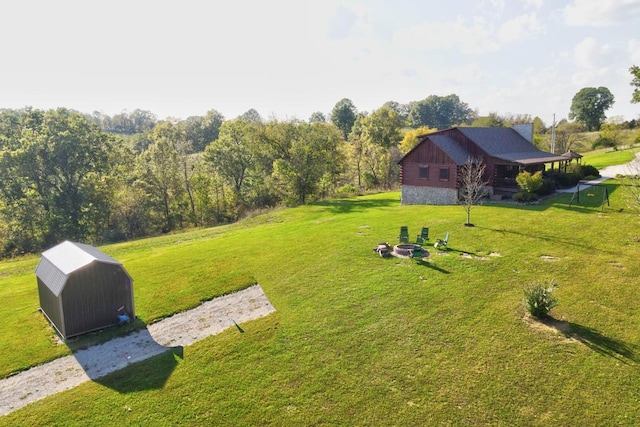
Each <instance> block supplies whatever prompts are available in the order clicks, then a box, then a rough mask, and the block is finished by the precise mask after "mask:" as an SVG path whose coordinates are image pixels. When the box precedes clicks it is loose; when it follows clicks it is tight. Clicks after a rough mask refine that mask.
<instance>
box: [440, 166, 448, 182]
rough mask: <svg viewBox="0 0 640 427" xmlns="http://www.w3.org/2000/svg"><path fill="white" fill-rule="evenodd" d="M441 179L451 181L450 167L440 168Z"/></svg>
mask: <svg viewBox="0 0 640 427" xmlns="http://www.w3.org/2000/svg"><path fill="white" fill-rule="evenodd" d="M440 181H449V168H440Z"/></svg>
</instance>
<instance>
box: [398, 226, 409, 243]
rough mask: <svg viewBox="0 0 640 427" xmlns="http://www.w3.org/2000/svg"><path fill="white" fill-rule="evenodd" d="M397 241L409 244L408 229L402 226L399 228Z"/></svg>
mask: <svg viewBox="0 0 640 427" xmlns="http://www.w3.org/2000/svg"><path fill="white" fill-rule="evenodd" d="M398 240H400V241H401V242H404V243H409V227H407V226H406V225H403V226H401V227H400V235H399V236H398Z"/></svg>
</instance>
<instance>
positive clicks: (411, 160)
mask: <svg viewBox="0 0 640 427" xmlns="http://www.w3.org/2000/svg"><path fill="white" fill-rule="evenodd" d="M437 134H438V135H446V136H449V137H451V138H453V139H455V140H456V141H458V142H459V143H460V146H461V147H462V148H464V150H466V151H467V152H468V153H470V155H471V156H472V157H475V158H482V161H483V162H484V164H485V167H486V168H485V180H487V181H489V185H494V183H495V178H496V177H495V170H496V165H497V164H505V162H504V161H499V160H497V159H494V158H493V157H491V156H489V155H488V154H487V153H485V152H484V151H483V150H481V149H480V148H479V147H478V146H477V145H476V144H474V143H473V142H472V141H471V140H470V139H469V138H467V137H466V136H465V135H463V134H462V133H461V132H460V131H458V130H457V129H455V128H453V129H447V130H444V131H441V132H438V133H437ZM420 166H428V168H429V176H428V178H427V179H423V178H420V176H419V174H420ZM457 166H461V165H457ZM441 167H449V168H450V171H449V181H441V180H440V179H439V175H440V168H441ZM457 176H458V168H457V167H456V164H455V162H454V161H453V159H451V158H450V157H448V156H447V155H446V154H445V152H444V151H442V150H441V149H440V148H438V147H437V146H436V145H434V144H433V142H431V141H430V140H429V139H428V138H425V139H424V140H423V142H421V143H420V144H419V145H418V146H417V147H416V148H415V149H414V150H413V151H411V152H410V153H409V154H408V155H407V156H406V157H405V158H404V159H403V160H402V163H401V168H400V182H401V184H403V185H414V186H423V187H439V188H457V182H456V181H457Z"/></svg>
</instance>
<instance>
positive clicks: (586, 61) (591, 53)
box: [573, 37, 615, 70]
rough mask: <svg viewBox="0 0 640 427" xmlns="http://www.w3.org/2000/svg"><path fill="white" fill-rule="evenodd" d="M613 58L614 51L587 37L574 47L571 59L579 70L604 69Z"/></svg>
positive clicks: (604, 44)
mask: <svg viewBox="0 0 640 427" xmlns="http://www.w3.org/2000/svg"><path fill="white" fill-rule="evenodd" d="M614 56H615V52H614V50H613V49H612V48H611V46H609V45H608V44H606V43H598V41H597V40H596V39H595V38H593V37H587V38H585V39H584V40H582V41H581V42H580V43H578V45H577V46H576V47H575V49H574V51H573V58H574V59H575V61H576V64H577V65H578V66H579V67H581V68H586V69H592V70H593V69H597V68H603V67H606V66H607V65H608V64H610V63H611V61H612V59H613V57H614Z"/></svg>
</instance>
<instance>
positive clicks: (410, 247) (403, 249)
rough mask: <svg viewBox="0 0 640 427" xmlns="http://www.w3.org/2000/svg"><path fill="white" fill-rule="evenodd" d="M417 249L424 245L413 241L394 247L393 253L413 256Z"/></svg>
mask: <svg viewBox="0 0 640 427" xmlns="http://www.w3.org/2000/svg"><path fill="white" fill-rule="evenodd" d="M416 249H422V247H421V246H420V245H414V244H412V243H401V244H399V245H395V246H394V247H393V253H394V254H395V255H398V256H403V257H411V256H413V251H414V250H416Z"/></svg>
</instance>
